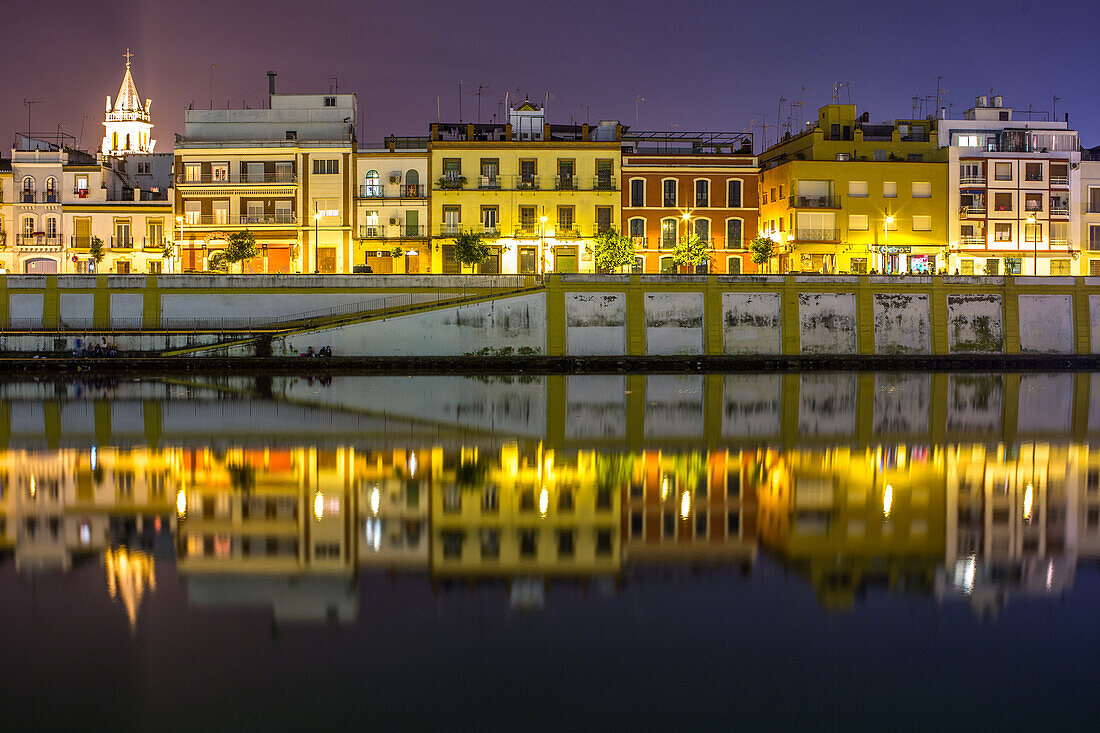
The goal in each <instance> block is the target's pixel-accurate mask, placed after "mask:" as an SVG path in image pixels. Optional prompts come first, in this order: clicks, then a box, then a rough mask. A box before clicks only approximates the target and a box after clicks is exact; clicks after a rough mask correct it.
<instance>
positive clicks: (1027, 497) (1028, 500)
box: [1024, 484, 1034, 522]
mask: <svg viewBox="0 0 1100 733" xmlns="http://www.w3.org/2000/svg"><path fill="white" fill-rule="evenodd" d="M1033 499H1034V489H1033V488H1032V486H1031V484H1028V485H1027V488H1026V489H1024V521H1025V522H1030V521H1031V504H1032V501H1033Z"/></svg>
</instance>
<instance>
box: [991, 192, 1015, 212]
mask: <svg viewBox="0 0 1100 733" xmlns="http://www.w3.org/2000/svg"><path fill="white" fill-rule="evenodd" d="M993 210H994V211H1012V194H1010V193H996V194H993Z"/></svg>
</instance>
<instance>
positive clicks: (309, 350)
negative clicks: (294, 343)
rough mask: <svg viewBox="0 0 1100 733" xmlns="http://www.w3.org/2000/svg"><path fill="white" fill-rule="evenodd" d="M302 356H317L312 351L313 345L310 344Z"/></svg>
mask: <svg viewBox="0 0 1100 733" xmlns="http://www.w3.org/2000/svg"><path fill="white" fill-rule="evenodd" d="M302 356H317V354H316V353H314V351H313V347H312V346H310V347H309V348H308V349H306V351H305V353H304V354H302Z"/></svg>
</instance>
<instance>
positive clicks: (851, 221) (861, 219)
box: [848, 214, 867, 232]
mask: <svg viewBox="0 0 1100 733" xmlns="http://www.w3.org/2000/svg"><path fill="white" fill-rule="evenodd" d="M848 228H849V229H851V230H852V231H857V232H862V231H866V230H867V215H866V214H848Z"/></svg>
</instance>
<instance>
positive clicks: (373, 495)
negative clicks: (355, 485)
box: [370, 486, 382, 515]
mask: <svg viewBox="0 0 1100 733" xmlns="http://www.w3.org/2000/svg"><path fill="white" fill-rule="evenodd" d="M381 503H382V492H381V491H379V490H378V487H377V486H375V487H374V488H373V489H371V490H370V513H371V514H375V515H377V514H378V508H379V506H380V505H381Z"/></svg>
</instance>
